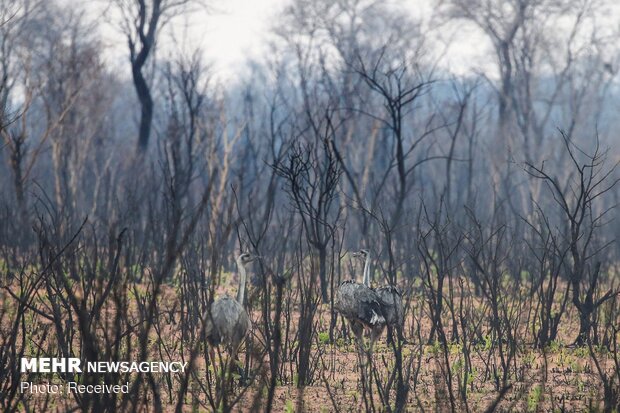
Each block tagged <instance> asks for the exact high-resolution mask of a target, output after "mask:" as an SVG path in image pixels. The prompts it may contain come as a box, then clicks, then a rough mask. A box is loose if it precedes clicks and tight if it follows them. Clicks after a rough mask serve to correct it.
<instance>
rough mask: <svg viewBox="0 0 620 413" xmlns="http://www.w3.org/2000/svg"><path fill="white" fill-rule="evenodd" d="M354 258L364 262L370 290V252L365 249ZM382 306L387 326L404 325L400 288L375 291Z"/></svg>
mask: <svg viewBox="0 0 620 413" xmlns="http://www.w3.org/2000/svg"><path fill="white" fill-rule="evenodd" d="M353 256H354V257H357V258H360V259H363V260H364V284H365V285H366V286H367V287H368V288H372V287H371V286H370V252H369V251H368V250H365V249H361V250H359V252H356V253H354V254H353ZM375 292H376V293H377V296H378V298H379V303H380V304H381V313H382V314H383V316H384V317H385V321H386V324H387V325H389V326H392V327H395V326H396V325H401V326H402V325H403V322H404V318H405V317H404V311H403V300H402V294H401V292H400V290H399V289H398V287H396V286H394V285H391V284H389V285H386V286H384V287H379V288H377V289H376V290H375Z"/></svg>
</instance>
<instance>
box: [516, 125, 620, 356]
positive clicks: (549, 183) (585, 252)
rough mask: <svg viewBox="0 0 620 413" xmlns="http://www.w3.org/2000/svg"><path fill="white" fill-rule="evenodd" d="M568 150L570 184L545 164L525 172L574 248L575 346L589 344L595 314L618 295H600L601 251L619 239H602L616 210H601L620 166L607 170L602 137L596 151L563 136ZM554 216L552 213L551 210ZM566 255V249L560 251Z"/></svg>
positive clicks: (570, 276)
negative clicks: (538, 183)
mask: <svg viewBox="0 0 620 413" xmlns="http://www.w3.org/2000/svg"><path fill="white" fill-rule="evenodd" d="M560 133H561V135H562V139H563V142H564V150H566V151H567V153H568V156H569V157H570V162H569V168H570V169H568V170H564V172H563V173H564V174H566V172H568V176H567V179H566V181H565V182H562V181H563V180H562V179H561V178H560V177H559V176H558V175H556V174H555V173H553V172H551V171H549V170H548V169H547V168H545V164H544V163H542V164H541V165H540V166H536V165H533V164H530V163H525V164H524V169H525V171H526V172H527V173H528V174H529V175H530V176H532V177H533V178H536V179H541V180H543V182H544V183H545V185H546V188H547V191H548V192H549V194H550V196H551V197H552V198H553V201H554V203H555V206H556V207H557V208H558V210H559V216H558V220H559V224H560V225H561V228H562V230H563V232H564V235H563V236H564V242H565V243H566V246H567V248H568V249H569V250H570V257H571V260H570V262H569V264H568V268H569V271H568V280H569V282H570V287H571V293H572V303H573V305H574V306H575V308H576V309H577V311H578V313H579V322H580V324H579V333H578V334H577V338H576V340H575V343H576V344H578V345H584V344H585V343H586V342H587V340H588V338H589V337H590V333H591V331H592V328H593V326H594V325H593V323H594V320H593V315H594V314H595V312H596V310H597V309H598V307H600V306H601V305H602V304H603V303H605V301H607V300H609V299H610V298H612V297H614V296H615V295H617V294H618V292H617V291H613V290H609V291H607V292H606V293H604V294H602V295H600V296H598V294H599V292H598V290H599V287H600V277H601V258H600V253H601V252H602V251H603V250H604V249H605V248H607V247H608V246H609V245H610V243H611V242H613V240H606V239H604V238H603V237H602V236H601V230H600V229H601V227H602V226H603V225H604V224H605V222H606V219H607V216H608V214H609V213H610V211H611V210H612V209H613V206H612V207H606V206H600V205H599V204H600V203H601V201H602V199H603V197H604V196H605V195H606V194H608V193H610V191H612V189H613V188H614V187H615V186H616V184H617V183H618V180H619V179H618V178H614V171H615V170H616V166H617V163H616V164H614V165H613V166H612V167H607V166H606V159H607V156H608V151H602V150H601V149H600V147H599V140H598V137H597V138H596V144H595V146H594V148H593V151H592V152H591V153H588V152H586V151H584V150H582V149H580V148H579V147H578V146H576V145H575V143H573V142H572V141H571V139H570V136H568V135H566V134H565V133H564V132H560ZM548 214H551V211H549V212H548ZM558 253H559V254H560V256H561V254H562V251H561V249H560V251H558Z"/></svg>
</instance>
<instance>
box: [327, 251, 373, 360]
mask: <svg viewBox="0 0 620 413" xmlns="http://www.w3.org/2000/svg"><path fill="white" fill-rule="evenodd" d="M366 252H367V251H366ZM356 254H359V253H356ZM354 256H357V255H355V254H354ZM369 285H370V269H369V268H368V264H366V266H365V267H364V280H363V282H362V283H361V284H360V283H358V282H356V281H355V280H347V281H343V282H342V283H341V284H340V286H339V287H338V290H337V291H336V298H335V300H334V308H335V309H336V311H338V312H339V313H340V314H342V316H343V317H344V318H346V319H347V321H349V323H350V324H351V330H353V334H355V338H356V340H357V343H358V345H359V347H360V350H361V349H363V348H364V345H363V334H364V330H370V345H369V348H368V350H369V353H371V352H372V348H373V345H374V343H375V341H376V340H377V338H378V337H379V336H380V335H381V332H382V331H383V328H384V327H385V317H384V316H383V312H382V310H381V303H380V300H379V296H378V295H377V293H376V292H375V291H373V290H372V289H371V288H370V287H369Z"/></svg>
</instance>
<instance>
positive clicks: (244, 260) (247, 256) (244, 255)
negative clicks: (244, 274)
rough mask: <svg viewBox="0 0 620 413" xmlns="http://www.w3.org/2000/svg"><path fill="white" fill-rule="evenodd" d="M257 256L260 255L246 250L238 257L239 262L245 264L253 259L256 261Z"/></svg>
mask: <svg viewBox="0 0 620 413" xmlns="http://www.w3.org/2000/svg"><path fill="white" fill-rule="evenodd" d="M257 258H259V257H258V256H256V255H252V254H248V253H247V252H244V253H242V254H240V255H239V256H238V257H237V262H238V263H239V264H241V265H243V266H245V265H247V264H249V263H251V262H252V261H255V260H256V259H257Z"/></svg>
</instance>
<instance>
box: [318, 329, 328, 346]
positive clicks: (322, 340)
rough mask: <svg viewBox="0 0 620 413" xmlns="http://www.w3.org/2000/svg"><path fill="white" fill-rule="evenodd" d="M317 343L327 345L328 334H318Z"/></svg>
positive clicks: (324, 332) (323, 332)
mask: <svg viewBox="0 0 620 413" xmlns="http://www.w3.org/2000/svg"><path fill="white" fill-rule="evenodd" d="M319 343H321V344H322V345H326V344H329V333H328V332H326V331H322V332H320V333H319Z"/></svg>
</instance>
